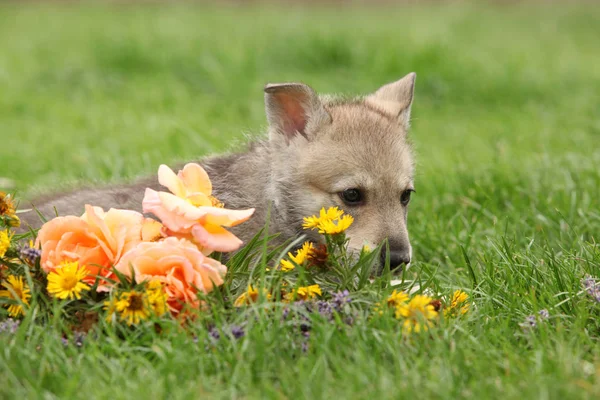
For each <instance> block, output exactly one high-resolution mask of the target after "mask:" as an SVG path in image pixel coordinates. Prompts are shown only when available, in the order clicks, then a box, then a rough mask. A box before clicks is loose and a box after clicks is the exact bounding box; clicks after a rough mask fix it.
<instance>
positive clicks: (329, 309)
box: [317, 300, 334, 319]
mask: <svg viewBox="0 0 600 400" xmlns="http://www.w3.org/2000/svg"><path fill="white" fill-rule="evenodd" d="M317 310H318V311H319V314H321V315H322V316H324V317H325V318H327V319H332V318H333V311H334V310H333V306H332V305H331V303H330V302H328V301H324V300H319V302H318V303H317Z"/></svg>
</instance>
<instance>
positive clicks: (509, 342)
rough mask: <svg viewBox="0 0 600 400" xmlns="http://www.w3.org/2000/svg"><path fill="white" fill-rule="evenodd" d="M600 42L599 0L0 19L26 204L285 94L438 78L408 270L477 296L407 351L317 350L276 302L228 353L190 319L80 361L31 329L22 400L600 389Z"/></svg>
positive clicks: (111, 339)
mask: <svg viewBox="0 0 600 400" xmlns="http://www.w3.org/2000/svg"><path fill="white" fill-rule="evenodd" d="M598 37H600V9H599V8H598V7H594V6H592V5H591V4H590V5H587V6H585V5H580V6H562V5H559V4H553V5H552V6H544V7H542V6H538V7H535V6H503V7H477V6H468V5H462V6H444V5H441V6H440V5H430V6H418V7H416V6H415V7H411V6H405V7H399V8H358V9H345V8H343V7H339V9H338V8H329V9H325V8H324V9H319V10H312V11H306V10H304V11H302V10H300V9H298V10H297V12H294V13H291V12H289V10H284V9H271V10H269V9H266V8H242V9H239V8H235V7H231V8H206V7H203V8H201V7H191V6H187V7H184V6H158V5H153V6H147V7H143V6H128V7H122V8H117V7H115V8H108V7H107V8H104V7H97V6H77V7H75V6H58V5H56V6H53V7H51V6H42V5H27V6H18V5H4V6H2V7H0V136H1V142H0V160H1V162H0V178H8V179H9V180H10V181H12V182H14V186H12V187H6V188H5V189H10V190H15V189H16V190H17V191H18V192H19V194H21V195H29V194H31V193H33V192H36V191H42V190H43V191H49V190H53V189H56V187H59V186H62V185H68V184H72V183H74V182H89V181H91V180H97V181H121V180H126V179H130V178H132V177H134V176H137V175H148V174H154V173H155V171H156V167H157V165H158V164H159V163H165V162H174V161H175V160H181V159H192V158H195V157H197V156H202V155H205V154H209V153H213V152H218V151H223V150H227V149H229V148H231V147H236V146H238V145H239V143H240V142H241V141H242V140H243V137H242V134H241V133H242V132H247V131H251V132H260V131H261V128H262V127H264V125H265V117H264V113H263V104H262V86H263V84H264V83H266V82H277V81H290V80H292V81H303V82H306V83H309V84H311V85H312V86H313V87H314V88H315V89H316V90H318V91H319V92H344V93H366V92H369V91H373V90H375V89H376V88H377V87H379V86H380V85H381V84H383V83H386V82H388V81H392V80H395V79H397V78H399V77H401V76H403V75H404V74H406V73H408V72H410V71H416V72H417V74H418V78H417V87H416V99H415V104H414V107H413V113H414V114H413V115H414V121H413V130H412V133H411V135H412V139H413V141H414V143H415V146H416V150H417V154H418V176H417V180H416V188H417V191H418V194H416V195H415V196H414V198H413V199H414V200H413V202H412V205H411V215H410V218H409V230H410V233H411V238H412V244H413V247H414V251H415V259H416V261H415V263H414V264H413V267H412V269H411V271H410V273H408V274H407V277H408V278H411V279H413V278H416V279H421V280H422V281H423V282H425V283H424V286H425V287H430V288H433V289H435V290H443V291H445V292H448V291H449V290H451V289H454V288H466V289H469V291H470V294H471V296H472V298H473V300H474V303H475V307H474V309H473V310H472V312H471V313H469V314H468V316H467V318H465V319H462V320H460V321H458V322H457V323H456V324H446V325H442V326H440V327H438V328H436V329H433V330H432V332H431V335H423V336H420V337H415V338H413V339H411V340H408V341H407V340H404V339H402V335H401V333H400V332H399V331H400V330H399V329H398V326H397V325H394V324H387V325H386V324H377V323H374V322H370V321H368V320H367V319H366V318H359V319H358V320H357V322H356V323H355V325H354V326H353V327H352V328H351V329H341V330H340V329H338V328H337V327H336V326H335V325H331V324H328V323H325V322H324V321H320V320H318V319H316V320H315V321H314V323H313V332H312V337H311V342H310V343H311V345H310V349H309V351H308V352H307V353H306V354H304V353H302V352H301V351H300V350H299V349H298V348H296V347H294V346H292V344H291V340H290V337H289V335H290V333H289V331H288V330H286V329H287V328H286V327H282V326H278V325H269V324H268V321H269V319H268V318H266V317H265V316H264V315H263V314H261V313H260V312H258V311H256V312H257V315H258V317H257V318H256V319H252V318H251V319H250V321H251V323H250V325H249V326H248V329H247V335H246V337H245V338H243V339H241V340H234V339H232V338H223V339H222V340H221V341H220V344H219V347H218V348H217V351H212V350H207V349H205V346H204V344H203V342H202V340H200V341H199V344H196V343H194V341H193V340H192V339H191V338H190V336H189V335H188V334H186V333H183V332H180V331H178V330H174V332H173V333H172V334H163V335H157V334H151V333H149V332H140V333H139V334H138V336H135V335H134V334H132V335H130V337H128V338H127V339H126V340H122V339H117V338H116V336H114V335H110V334H107V335H106V336H101V337H99V338H98V339H97V340H89V341H87V342H86V345H85V346H84V347H83V348H82V349H78V348H76V347H73V346H70V347H66V348H65V347H63V346H62V344H61V341H60V333H59V332H60V324H58V323H57V324H50V325H49V326H40V325H39V324H36V323H29V322H25V323H24V324H23V326H22V327H21V329H20V330H19V331H18V333H17V334H16V335H7V334H0V397H2V398H23V397H25V398H112V399H114V398H132V397H134V396H135V397H140V398H142V396H148V397H150V396H152V397H153V398H198V397H207V396H212V397H217V398H333V397H339V398H404V397H406V398H452V399H455V398H540V399H549V398H598V396H600V347H599V346H598V338H599V337H600V323H599V322H598V316H599V312H598V311H599V310H600V304H597V303H594V302H593V301H592V300H590V299H589V298H587V297H586V296H585V295H584V294H583V293H582V288H581V284H580V280H581V278H582V277H583V276H584V275H585V274H591V275H595V276H600V248H599V247H598V245H597V244H596V242H597V240H598V236H597V235H598V232H600V211H599V204H600V203H599V202H598V198H599V197H600V147H599V146H598V145H599V143H600V114H598V112H599V110H600V68H598V65H600V51H599V49H600V47H599V45H598ZM469 266H470V268H469ZM471 270H472V272H471ZM544 308H546V309H548V310H549V312H550V314H551V318H550V320H549V321H548V322H546V323H544V324H540V326H539V327H538V328H537V329H535V330H533V331H532V332H524V331H523V330H522V329H521V328H520V327H519V325H518V324H519V323H520V322H523V320H524V319H525V317H526V316H527V315H529V314H533V313H536V312H538V311H539V310H541V309H544ZM249 312H251V311H249ZM203 334H204V335H205V332H204V333H202V332H199V335H200V336H199V337H201V338H202V336H201V335H203Z"/></svg>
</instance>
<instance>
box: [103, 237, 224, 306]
mask: <svg viewBox="0 0 600 400" xmlns="http://www.w3.org/2000/svg"><path fill="white" fill-rule="evenodd" d="M115 268H116V269H117V270H118V271H119V272H121V273H123V274H124V275H126V276H128V277H131V271H132V268H133V272H134V273H135V279H136V281H137V282H143V281H150V280H158V281H160V282H163V283H164V284H165V291H166V293H167V295H168V296H169V298H168V300H167V303H168V305H169V308H170V309H171V311H172V312H173V313H178V312H179V311H181V309H182V308H183V305H184V304H186V303H187V304H190V305H192V306H193V307H198V306H199V304H200V302H199V301H198V296H197V293H198V291H202V292H203V293H209V292H210V291H212V290H213V289H214V287H215V286H220V285H222V284H223V276H225V273H226V272H227V267H225V266H224V265H222V264H221V263H219V262H218V261H216V260H213V259H212V258H209V257H206V256H204V255H203V254H202V253H201V252H200V250H198V248H197V247H196V246H195V245H194V244H193V243H191V242H190V241H188V240H186V239H177V238H174V237H169V238H166V239H164V240H161V241H158V242H142V243H140V244H138V245H137V246H136V247H135V248H134V249H132V250H130V251H129V252H127V254H125V255H124V256H123V258H121V260H120V261H119V263H118V264H117V265H116V266H115Z"/></svg>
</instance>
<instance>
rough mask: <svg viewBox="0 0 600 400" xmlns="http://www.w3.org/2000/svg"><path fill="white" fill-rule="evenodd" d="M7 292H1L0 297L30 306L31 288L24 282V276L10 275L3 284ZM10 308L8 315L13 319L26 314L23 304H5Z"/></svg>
mask: <svg viewBox="0 0 600 400" xmlns="http://www.w3.org/2000/svg"><path fill="white" fill-rule="evenodd" d="M2 286H3V287H4V288H5V290H0V297H6V298H9V299H13V300H17V301H21V302H22V303H24V304H27V305H28V304H29V299H30V298H31V294H30V290H29V286H28V285H27V284H26V283H24V282H23V277H22V276H16V275H9V276H8V278H7V279H6V281H4V282H2ZM4 307H7V308H8V314H9V315H10V316H11V317H18V316H19V315H22V314H24V313H25V312H24V311H23V306H22V305H21V304H4Z"/></svg>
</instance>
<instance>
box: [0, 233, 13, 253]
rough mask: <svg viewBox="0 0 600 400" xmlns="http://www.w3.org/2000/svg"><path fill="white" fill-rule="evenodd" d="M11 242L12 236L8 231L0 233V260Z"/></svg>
mask: <svg viewBox="0 0 600 400" xmlns="http://www.w3.org/2000/svg"><path fill="white" fill-rule="evenodd" d="M11 240H12V235H11V234H10V232H9V231H0V258H2V257H4V255H5V254H6V252H7V251H8V249H9V248H10V241H11Z"/></svg>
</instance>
